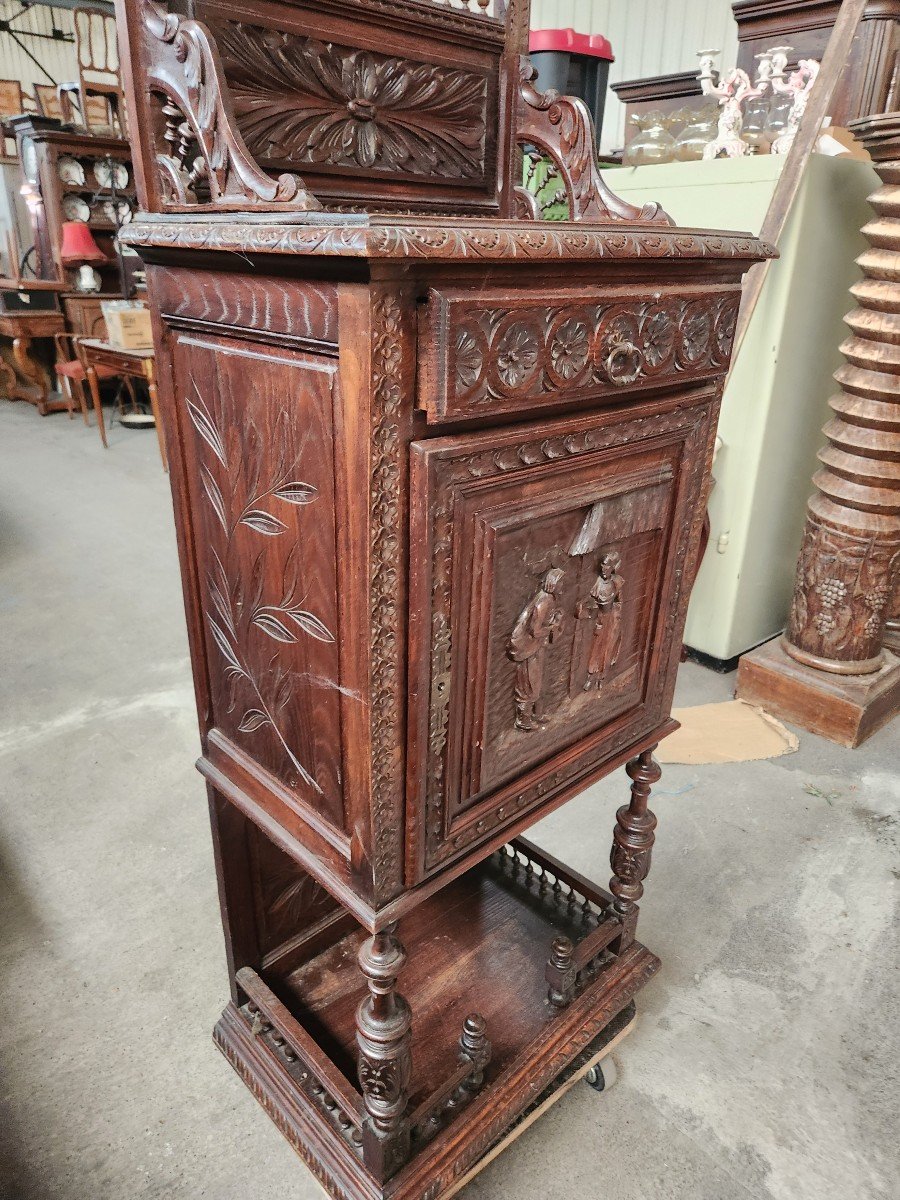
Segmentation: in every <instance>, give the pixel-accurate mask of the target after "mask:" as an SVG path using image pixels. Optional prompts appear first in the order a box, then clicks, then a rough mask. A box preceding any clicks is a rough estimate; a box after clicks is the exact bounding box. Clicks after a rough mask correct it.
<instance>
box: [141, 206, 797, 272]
mask: <svg viewBox="0 0 900 1200" xmlns="http://www.w3.org/2000/svg"><path fill="white" fill-rule="evenodd" d="M120 237H121V239H122V241H124V242H126V243H127V244H128V245H130V246H134V247H135V249H137V250H139V251H144V252H146V251H148V250H154V249H156V250H168V249H175V250H207V251H216V252H222V253H228V254H296V255H304V254H308V255H314V256H320V255H325V256H333V257H340V258H369V259H409V258H421V259H434V260H438V261H441V260H450V261H453V260H456V261H459V260H461V259H489V260H497V261H515V260H528V261H541V260H548V259H551V260H552V259H561V260H568V261H573V262H577V261H581V262H590V261H594V260H597V259H607V258H610V259H616V260H620V259H648V258H649V259H666V258H674V259H734V260H737V261H742V262H759V261H761V260H762V259H765V258H775V257H776V256H777V251H776V250H775V248H774V247H773V246H771V245H769V244H768V243H767V242H762V241H760V240H759V238H756V237H752V236H751V235H749V234H734V233H713V234H711V233H694V232H691V231H690V230H683V229H667V228H664V227H663V228H661V227H655V226H649V227H643V228H639V227H629V226H628V225H627V224H616V225H613V224H610V225H609V226H605V227H604V226H600V225H593V226H592V225H584V224H576V223H573V222H562V221H560V222H541V223H536V222H531V221H515V222H500V221H496V222H494V221H492V222H489V223H479V222H476V221H471V222H464V221H459V222H452V223H449V224H434V225H430V224H426V223H421V224H415V225H405V224H399V223H393V222H390V221H380V222H379V221H375V220H373V221H366V220H361V221H359V222H358V223H357V222H341V223H325V222H322V223H313V222H312V221H302V222H301V221H298V222H295V223H291V224H288V223H286V222H283V223H275V222H272V223H269V222H266V223H252V224H251V223H249V222H242V223H240V224H239V223H236V222H233V221H222V220H217V221H212V220H210V221H178V220H172V219H171V218H162V219H160V218H155V219H154V218H152V217H141V216H139V217H138V218H137V219H136V220H134V221H133V222H132V223H131V224H130V225H128V226H126V227H125V228H124V229H123V230H122V232H121V234H120Z"/></svg>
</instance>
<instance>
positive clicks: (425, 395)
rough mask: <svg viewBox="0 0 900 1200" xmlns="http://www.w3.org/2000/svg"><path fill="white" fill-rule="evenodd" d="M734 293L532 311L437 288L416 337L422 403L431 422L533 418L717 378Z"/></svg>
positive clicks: (607, 298)
mask: <svg viewBox="0 0 900 1200" xmlns="http://www.w3.org/2000/svg"><path fill="white" fill-rule="evenodd" d="M739 305H740V290H739V289H738V288H733V289H732V288H726V289H721V288H717V289H716V290H715V291H711V290H710V289H708V288H707V289H703V288H690V287H685V288H679V289H678V290H674V291H672V290H667V291H654V292H652V293H651V294H647V295H644V296H635V294H634V289H628V288H604V289H602V291H598V292H597V293H596V294H595V295H593V296H590V295H588V296H586V294H585V289H584V288H581V289H579V290H578V291H574V290H573V291H571V292H569V293H568V294H566V293H565V292H562V291H560V292H559V293H557V294H555V295H554V296H553V297H552V298H551V299H548V300H542V301H540V302H536V301H535V299H534V293H533V291H532V292H529V293H528V294H527V296H523V297H521V298H513V299H510V297H509V293H506V295H504V296H500V295H497V296H492V295H485V294H484V293H478V294H473V293H472V291H471V290H462V289H453V288H446V289H440V290H432V291H431V292H430V293H429V296H428V300H427V303H426V304H425V305H424V306H423V311H422V319H421V322H420V332H419V361H420V364H421V371H420V376H419V395H418V403H419V407H420V408H424V409H425V411H426V414H427V417H428V420H429V421H438V422H440V421H451V420H457V419H468V418H471V417H486V416H493V415H496V414H501V413H516V412H528V411H533V410H537V409H541V408H547V407H549V406H553V405H555V406H561V405H563V404H571V403H573V402H579V401H584V402H591V401H596V400H602V399H604V398H607V397H609V398H614V397H616V396H618V395H619V394H620V393H622V392H625V391H628V392H631V391H640V390H645V389H650V388H659V387H672V386H676V385H678V384H680V383H693V382H696V381H699V380H702V379H706V378H710V377H714V376H716V375H719V374H721V373H722V372H723V371H724V370H725V369H726V367H727V365H728V361H729V356H730V354H731V347H732V343H733V341H734V331H735V324H736V321H737V312H738V307H739Z"/></svg>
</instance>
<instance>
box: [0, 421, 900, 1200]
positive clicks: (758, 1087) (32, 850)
mask: <svg viewBox="0 0 900 1200" xmlns="http://www.w3.org/2000/svg"><path fill="white" fill-rule="evenodd" d="M0 521H2V537H0V605H2V610H0V611H2V622H0V663H2V678H3V689H2V698H0V703H2V705H3V712H2V714H0V777H2V779H3V781H4V787H3V799H2V808H0V879H2V904H3V907H2V917H0V930H2V935H0V936H2V945H0V1012H2V1014H3V1020H2V1023H0V1064H2V1066H0V1069H2V1082H0V1088H2V1109H3V1115H2V1120H0V1193H2V1195H3V1196H4V1197H5V1198H7V1200H144V1198H150V1197H154V1198H155V1197H165V1198H166V1200H195V1198H197V1197H211V1198H213V1200H245V1198H246V1197H247V1196H254V1197H257V1198H259V1200H275V1198H276V1197H277V1198H278V1200H286V1198H288V1197H290V1198H292V1200H308V1198H310V1200H311V1198H313V1197H318V1196H319V1191H318V1188H317V1185H316V1183H315V1182H314V1180H313V1178H312V1176H311V1175H310V1174H309V1173H308V1172H307V1171H306V1169H305V1167H304V1166H303V1165H302V1164H301V1163H300V1161H299V1160H298V1159H297V1158H295V1156H294V1154H293V1152H292V1151H291V1150H290V1149H289V1148H288V1146H287V1144H286V1143H285V1142H284V1141H283V1140H282V1138H281V1136H280V1135H279V1134H278V1132H277V1131H276V1129H275V1127H274V1126H273V1125H272V1124H271V1123H270V1121H269V1120H268V1118H267V1117H266V1116H265V1115H264V1114H263V1112H262V1110H261V1109H260V1108H259V1107H258V1105H257V1104H256V1102H255V1101H254V1100H253V1099H252V1097H251V1096H250V1094H249V1092H247V1091H246V1090H245V1088H244V1087H243V1085H242V1084H240V1083H239V1081H238V1079H237V1077H236V1076H235V1075H234V1074H233V1073H232V1071H231V1070H230V1069H229V1068H228V1067H227V1065H226V1063H225V1061H224V1060H223V1059H222V1058H221V1057H220V1055H219V1054H218V1053H217V1052H216V1051H215V1050H214V1048H213V1046H212V1043H211V1041H210V1030H211V1028H212V1025H213V1023H214V1021H215V1019H216V1017H217V1014H218V1011H219V1010H220V1008H221V1006H222V1004H223V1003H224V1000H225V998H226V986H225V965H224V957H223V951H222V939H221V934H220V931H219V915H218V909H217V901H216V893H215V884H214V876H213V864H212V853H211V848H210V839H209V832H208V827H207V821H206V813H205V805H204V795H203V789H202V787H201V782H200V778H199V776H198V775H197V774H196V773H195V772H194V771H193V769H192V766H191V764H192V761H193V759H194V757H195V756H196V753H197V749H198V742H197V733H196V726H195V722H194V717H193V697H192V692H191V686H190V679H189V671H188V659H187V646H186V640H185V632H184V616H183V611H182V607H181V597H180V588H179V581H178V573H177V564H176V555H175V541H174V534H173V524H172V516H171V509H170V504H169V495H168V484H167V481H166V478H165V476H164V475H163V473H162V471H161V469H160V464H159V458H158V455H157V451H156V442H155V437H154V435H153V432H152V431H142V432H135V431H131V432H129V431H126V430H123V429H121V428H119V427H114V428H113V430H112V432H111V445H110V449H109V451H107V452H104V451H103V450H102V449H101V447H100V444H99V441H98V439H97V435H96V431H95V430H93V429H91V430H87V429H85V428H84V427H83V426H82V425H81V424H80V423H78V422H69V420H68V419H67V418H66V417H65V415H59V416H52V417H47V418H45V419H41V418H40V417H39V416H38V415H37V413H36V412H35V411H34V410H33V409H31V408H28V407H26V406H24V405H10V404H7V403H6V402H2V403H0ZM733 679H734V677H733V676H729V677H724V678H723V677H720V676H716V675H713V674H711V673H709V672H706V671H704V670H702V669H700V668H698V667H687V668H685V669H684V670H683V671H682V677H681V680H680V695H679V702H680V703H688V704H690V703H700V702H704V701H709V700H714V699H720V698H725V697H727V696H728V695H729V693H730V690H731V688H732V686H733ZM898 729H900V727H898V726H897V725H895V726H894V728H893V729H888V730H885V731H882V733H881V734H879V735H878V736H876V737H875V738H873V739H872V740H871V741H870V742H869V743H867V745H866V746H865V747H864V748H863V749H861V750H859V751H857V752H855V753H851V752H850V751H846V750H842V749H839V748H837V747H835V746H832V745H830V744H829V743H827V742H823V741H820V740H818V739H816V738H814V737H811V736H808V735H805V734H804V735H802V737H801V742H800V750H799V752H798V753H797V754H794V755H792V756H789V757H786V758H782V759H778V760H774V761H770V762H760V763H751V764H744V765H727V766H714V767H701V768H692V767H677V766H676V767H669V768H668V769H667V771H666V773H665V776H664V779H663V782H662V783H661V785H660V788H659V790H658V791H657V792H656V800H655V803H654V805H653V807H654V809H655V810H656V812H657V813H658V815H659V818H660V824H659V831H658V840H657V849H656V851H655V853H654V865H653V871H652V874H651V877H650V880H649V886H648V891H647V896H646V899H645V902H644V905H643V914H642V922H641V924H642V931H641V937H642V939H643V940H644V941H645V942H646V943H647V944H648V945H649V946H650V947H651V948H652V949H653V950H655V951H656V952H657V953H658V954H659V955H660V956H661V957H662V959H663V963H664V969H663V971H662V972H661V973H660V974H659V975H658V976H657V977H656V979H655V980H654V981H653V982H652V983H651V984H650V986H649V987H648V988H647V989H646V990H645V991H644V993H643V994H642V996H641V998H640V1001H639V1007H640V1020H639V1025H638V1028H637V1030H636V1031H635V1033H634V1034H633V1035H632V1036H631V1037H630V1038H629V1039H628V1040H627V1041H626V1042H625V1043H624V1044H623V1046H622V1047H621V1049H620V1051H619V1052H618V1053H617V1061H618V1064H619V1068H620V1081H619V1083H618V1085H617V1086H616V1087H615V1088H614V1089H613V1090H612V1091H610V1092H609V1093H608V1094H606V1095H603V1096H600V1095H597V1094H596V1093H594V1092H593V1091H591V1090H590V1089H589V1088H588V1087H586V1086H579V1087H577V1088H576V1089H575V1090H574V1091H573V1092H571V1093H570V1094H569V1096H568V1097H567V1098H566V1099H565V1100H564V1101H563V1102H562V1103H561V1104H559V1105H558V1106H557V1107H556V1108H555V1109H554V1110H553V1111H552V1112H551V1113H550V1114H549V1115H548V1116H547V1117H546V1118H544V1119H543V1120H542V1121H541V1122H539V1123H538V1124H537V1125H536V1126H535V1127H534V1128H532V1129H531V1130H530V1131H528V1132H527V1133H526V1134H525V1135H524V1136H523V1137H522V1138H520V1139H519V1140H518V1141H517V1143H516V1144H515V1146H514V1147H513V1148H512V1149H511V1150H509V1151H508V1152H507V1153H506V1154H504V1155H503V1156H502V1157H501V1158H500V1159H499V1160H498V1161H497V1162H495V1163H494V1164H492V1165H491V1166H490V1167H489V1168H488V1169H487V1170H486V1171H485V1172H484V1173H483V1174H482V1175H481V1176H480V1177H479V1178H478V1180H477V1181H476V1182H475V1183H474V1184H473V1185H471V1186H470V1188H469V1189H468V1191H467V1192H466V1196H467V1197H468V1200H523V1198H526V1200H529V1198H532V1197H534V1198H537V1197H541V1198H542V1200H543V1198H549V1200H568V1198H569V1197H573V1196H585V1197H602V1198H604V1200H656V1198H663V1197H679V1198H682V1197H683V1198H684V1200H731V1198H732V1197H734V1198H739V1197H740V1198H746V1197H753V1198H758V1200H762V1198H769V1197H771V1198H773V1200H825V1198H826V1197H839V1198H840V1200H876V1198H887V1197H892V1198H896V1197H897V1196H898V1186H900V1184H898V1179H900V1169H898V1168H900V1163H898V1157H897V1141H898V1137H897V1135H898V1122H897V1117H898V1104H897V1090H898V1083H897V1078H896V1073H895V1071H896V1064H897V1062H898V1060H900V1046H898V1028H900V1021H898V1012H897V990H896V982H897V946H896V925H895V924H894V921H893V906H892V900H893V889H894V888H895V887H896V879H897V877H898V874H900V872H898V858H897V856H896V836H897V829H898V825H897V814H898V809H900V778H898V759H900V755H898V741H900V734H898ZM626 782H627V781H626V780H625V777H624V775H621V774H620V775H617V776H616V777H615V778H614V779H613V780H607V781H605V782H604V783H603V784H602V785H601V786H598V787H595V788H592V789H591V790H590V791H588V792H586V793H585V794H584V795H583V796H581V797H580V798H578V799H577V800H575V801H573V802H572V803H571V804H569V805H568V806H566V808H565V809H563V810H562V811H561V812H559V813H557V814H555V815H554V816H552V817H551V818H549V819H548V820H546V821H545V822H543V825H542V826H541V827H540V829H539V832H538V834H537V836H538V840H539V841H541V842H543V843H544V844H545V845H546V846H547V847H548V849H551V850H553V851H555V852H556V853H558V854H560V855H561V856H562V857H564V858H565V859H567V860H568V861H569V862H570V863H571V864H572V865H573V866H575V867H577V868H580V869H582V870H583V871H585V872H586V873H588V874H595V875H596V876H597V877H598V878H603V876H604V871H605V870H606V868H607V862H606V860H607V853H608V845H609V840H610V832H611V828H612V822H613V814H614V810H615V807H616V806H617V805H618V804H619V803H620V802H621V800H622V797H623V795H624V793H625V788H626ZM4 1189H5V1190H4Z"/></svg>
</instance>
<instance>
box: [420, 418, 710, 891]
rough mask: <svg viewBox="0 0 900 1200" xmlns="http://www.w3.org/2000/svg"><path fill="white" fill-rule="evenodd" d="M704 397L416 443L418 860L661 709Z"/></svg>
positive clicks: (473, 830)
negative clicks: (420, 720) (420, 701)
mask: <svg viewBox="0 0 900 1200" xmlns="http://www.w3.org/2000/svg"><path fill="white" fill-rule="evenodd" d="M704 399H705V400H706V403H705V404H704V403H702V402H700V403H695V404H694V406H693V407H689V408H688V409H687V410H676V411H674V412H673V411H668V412H664V413H657V414H654V415H646V416H643V417H633V416H632V417H628V418H624V417H622V416H621V415H617V416H614V415H612V414H610V415H609V416H607V417H605V418H604V417H602V416H600V417H598V416H596V415H595V416H593V417H591V418H579V419H577V420H570V421H564V422H553V423H552V424H545V425H543V426H541V427H539V429H534V428H531V429H528V430H518V431H517V430H512V431H509V430H507V431H504V432H499V433H492V434H483V435H478V436H475V435H471V434H470V435H466V436H465V437H462V438H439V439H436V440H433V441H427V442H418V443H414V445H413V447H412V452H413V459H412V472H413V474H412V489H413V495H414V496H416V497H417V502H414V504H413V513H414V519H415V520H416V521H417V522H419V523H420V524H419V528H418V529H417V530H415V531H414V533H413V540H414V541H418V540H420V539H421V543H422V544H423V545H424V546H427V549H426V551H425V553H424V554H423V555H422V558H421V563H422V566H421V568H420V569H419V571H418V572H417V576H418V577H415V576H414V578H413V580H412V581H411V586H412V588H413V593H414V600H413V603H412V605H411V611H412V613H413V614H415V616H414V626H413V629H412V630H411V638H412V644H413V645H414V646H417V645H419V644H422V645H423V646H424V645H425V643H426V641H428V642H429V643H430V649H429V650H428V652H427V654H422V655H421V657H419V658H418V660H416V659H414V660H412V661H411V662H410V671H411V673H412V677H413V682H412V684H411V692H412V693H413V694H420V695H422V696H424V695H425V694H426V693H427V695H428V696H429V697H430V705H429V708H428V728H427V730H426V729H425V728H424V726H422V725H419V726H418V727H417V714H416V713H411V714H410V720H411V723H412V726H413V731H412V734H411V738H412V741H411V751H410V754H411V761H412V763H413V767H412V771H413V777H412V778H411V791H412V796H413V797H422V799H423V801H424V803H423V804H422V805H419V804H418V803H417V802H416V800H415V799H414V800H413V804H414V808H413V809H412V811H411V813H410V817H409V819H410V820H411V821H419V820H421V819H424V821H425V828H424V830H423V834H424V860H423V861H424V866H425V867H426V868H428V867H432V866H434V865H436V864H437V863H439V862H441V861H443V860H444V859H446V858H447V857H451V856H452V855H453V854H454V853H457V852H459V850H460V849H461V848H463V847H465V846H466V845H468V844H469V843H470V842H471V841H472V840H473V839H477V838H480V837H482V836H485V835H486V832H487V831H488V830H490V829H492V828H495V827H496V826H498V825H502V824H503V823H505V822H509V821H511V820H513V819H514V818H515V817H517V816H518V815H519V814H520V813H521V812H523V811H527V810H528V808H529V807H531V806H533V805H534V804H535V803H538V802H540V801H541V800H542V799H546V797H547V795H548V794H549V792H550V791H552V789H553V788H554V787H558V786H560V785H561V784H562V783H563V782H564V781H565V780H566V779H569V778H572V777H577V775H578V770H579V765H580V764H579V755H581V754H583V753H584V752H589V753H591V754H592V755H597V754H598V753H603V754H609V753H613V752H614V749H615V746H616V744H617V743H618V741H619V740H621V739H622V738H625V739H632V740H633V739H635V738H636V737H638V736H640V732H641V729H642V728H643V727H644V726H646V727H648V728H649V727H650V726H651V725H652V724H653V722H658V721H659V719H660V712H661V705H662V703H663V700H664V698H665V697H667V694H668V689H669V687H670V683H671V677H670V665H671V663H670V660H672V654H671V651H672V649H673V643H672V629H673V628H674V625H675V623H677V621H678V620H680V619H681V615H682V613H681V610H682V606H681V605H680V603H679V602H678V600H677V596H678V592H679V586H680V575H681V570H680V566H679V563H681V564H682V565H683V561H684V555H685V553H686V550H687V546H688V542H689V540H690V531H689V530H688V529H687V528H685V526H684V520H683V513H684V511H685V509H684V505H685V504H686V503H687V502H688V501H690V502H691V503H695V502H696V490H697V488H698V486H699V481H700V473H702V469H703V462H704V460H705V457H706V455H705V453H704V451H705V448H706V442H707V441H708V434H709V427H708V424H707V422H708V420H709V415H710V413H709V396H708V395H705V396H701V401H702V400H704ZM638 439H650V440H641V441H640V444H639V445H632V444H631V443H634V442H636V441H638ZM670 530H673V531H677V532H673V533H672V540H671V541H670V540H669V531H670ZM665 612H668V613H669V615H670V624H669V627H667V628H666V627H663V626H662V625H661V624H660V621H661V620H662V619H663V618H662V617H661V616H660V614H661V613H665ZM419 622H421V625H420V624H419ZM426 629H427V630H428V631H429V632H430V637H428V638H426V636H425V630H426ZM451 630H452V631H453V634H452V636H451ZM672 661H674V660H672ZM601 745H602V747H603V750H602V751H599V750H598V747H599V746H601ZM563 752H567V753H566V754H564V753H563ZM554 756H555V757H554ZM548 763H549V766H547V764H548ZM511 781H512V782H511ZM507 785H509V786H507ZM420 814H421V815H420Z"/></svg>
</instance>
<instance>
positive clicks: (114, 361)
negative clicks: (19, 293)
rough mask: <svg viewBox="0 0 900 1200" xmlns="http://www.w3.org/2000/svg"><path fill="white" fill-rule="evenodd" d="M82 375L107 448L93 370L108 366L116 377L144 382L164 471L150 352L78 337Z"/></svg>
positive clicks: (164, 455) (164, 448) (95, 374)
mask: <svg viewBox="0 0 900 1200" xmlns="http://www.w3.org/2000/svg"><path fill="white" fill-rule="evenodd" d="M78 344H79V347H80V350H81V354H82V360H83V362H84V368H85V373H86V374H87V378H88V384H89V386H90V389H91V399H92V400H93V403H94V412H95V413H96V414H97V427H98V428H99V430H100V440H101V441H102V442H103V445H104V446H105V447H106V448H107V449H109V443H108V442H107V440H106V426H105V425H104V423H103V406H102V404H101V403H100V385H99V383H98V381H97V372H96V370H95V368H96V367H98V366H102V367H111V368H112V369H113V370H114V371H117V372H118V373H119V374H120V375H128V376H131V377H132V378H134V379H144V380H146V383H147V391H148V392H149V393H150V410H151V412H152V413H153V420H154V421H155V422H156V436H157V439H158V440H159V453H160V456H161V458H162V463H163V470H164V471H168V469H169V466H168V462H167V461H166V445H165V441H164V439H163V431H162V421H161V419H160V415H159V400H158V399H157V395H156V374H155V369H154V360H153V350H152V348H148V349H146V350H120V349H118V347H116V346H113V345H112V343H111V342H103V341H101V340H100V339H99V338H82V340H81V341H80V342H79V343H78Z"/></svg>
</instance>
